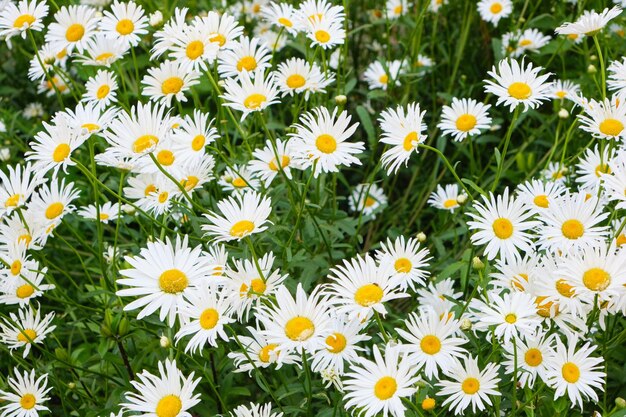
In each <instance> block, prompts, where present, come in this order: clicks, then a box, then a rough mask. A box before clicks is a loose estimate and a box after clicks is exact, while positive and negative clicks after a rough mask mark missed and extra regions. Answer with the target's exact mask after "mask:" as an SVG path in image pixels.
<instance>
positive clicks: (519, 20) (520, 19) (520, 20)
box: [517, 16, 526, 23]
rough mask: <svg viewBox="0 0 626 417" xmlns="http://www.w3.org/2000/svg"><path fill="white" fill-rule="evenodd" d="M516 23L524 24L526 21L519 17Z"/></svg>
mask: <svg viewBox="0 0 626 417" xmlns="http://www.w3.org/2000/svg"><path fill="white" fill-rule="evenodd" d="M517 21H518V22H519V23H524V22H525V21H526V19H524V17H523V16H521V17H520V18H519V19H517Z"/></svg>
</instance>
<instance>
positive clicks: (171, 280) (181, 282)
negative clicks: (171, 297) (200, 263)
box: [159, 268, 189, 294]
mask: <svg viewBox="0 0 626 417" xmlns="http://www.w3.org/2000/svg"><path fill="white" fill-rule="evenodd" d="M188 285H189V280H188V279H187V275H185V273H184V272H183V271H181V270H180V269H176V268H173V269H168V270H166V271H163V273H162V274H161V276H160V277H159V288H161V291H163V292H166V293H168V294H178V293H180V292H182V291H184V290H185V288H187V286H188Z"/></svg>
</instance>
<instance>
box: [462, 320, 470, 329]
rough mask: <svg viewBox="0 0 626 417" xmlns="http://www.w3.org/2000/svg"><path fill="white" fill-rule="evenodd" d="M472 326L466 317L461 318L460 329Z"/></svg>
mask: <svg viewBox="0 0 626 417" xmlns="http://www.w3.org/2000/svg"><path fill="white" fill-rule="evenodd" d="M471 328H472V321H471V320H470V319H468V318H464V319H463V320H461V330H470V329H471Z"/></svg>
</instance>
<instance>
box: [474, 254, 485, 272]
mask: <svg viewBox="0 0 626 417" xmlns="http://www.w3.org/2000/svg"><path fill="white" fill-rule="evenodd" d="M472 268H474V269H476V270H481V269H485V264H484V263H483V261H481V260H480V258H479V257H478V256H474V259H472Z"/></svg>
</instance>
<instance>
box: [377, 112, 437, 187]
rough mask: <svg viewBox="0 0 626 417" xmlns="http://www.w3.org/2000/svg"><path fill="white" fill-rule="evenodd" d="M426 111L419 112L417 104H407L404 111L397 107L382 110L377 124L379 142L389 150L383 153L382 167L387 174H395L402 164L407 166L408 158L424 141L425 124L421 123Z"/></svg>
mask: <svg viewBox="0 0 626 417" xmlns="http://www.w3.org/2000/svg"><path fill="white" fill-rule="evenodd" d="M425 114H426V110H424V111H421V110H420V105H419V104H418V103H409V104H408V105H407V107H406V109H405V108H404V107H402V106H398V107H397V108H396V109H395V110H394V109H392V108H388V109H386V110H384V111H383V112H382V113H381V115H380V118H379V119H378V122H379V123H380V129H381V130H382V132H383V133H382V137H381V138H380V141H381V142H382V143H384V144H386V145H389V149H388V150H386V151H385V152H383V155H382V159H381V161H382V165H383V168H385V169H386V170H387V174H388V175H391V174H392V173H393V174H395V173H396V172H398V169H400V166H401V165H402V164H404V166H407V164H408V162H409V158H410V157H411V155H412V154H413V152H414V151H415V153H417V152H418V148H417V146H418V145H419V144H420V143H423V142H424V141H425V140H426V137H427V135H426V133H425V130H426V123H424V122H423V119H424V115H425Z"/></svg>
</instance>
